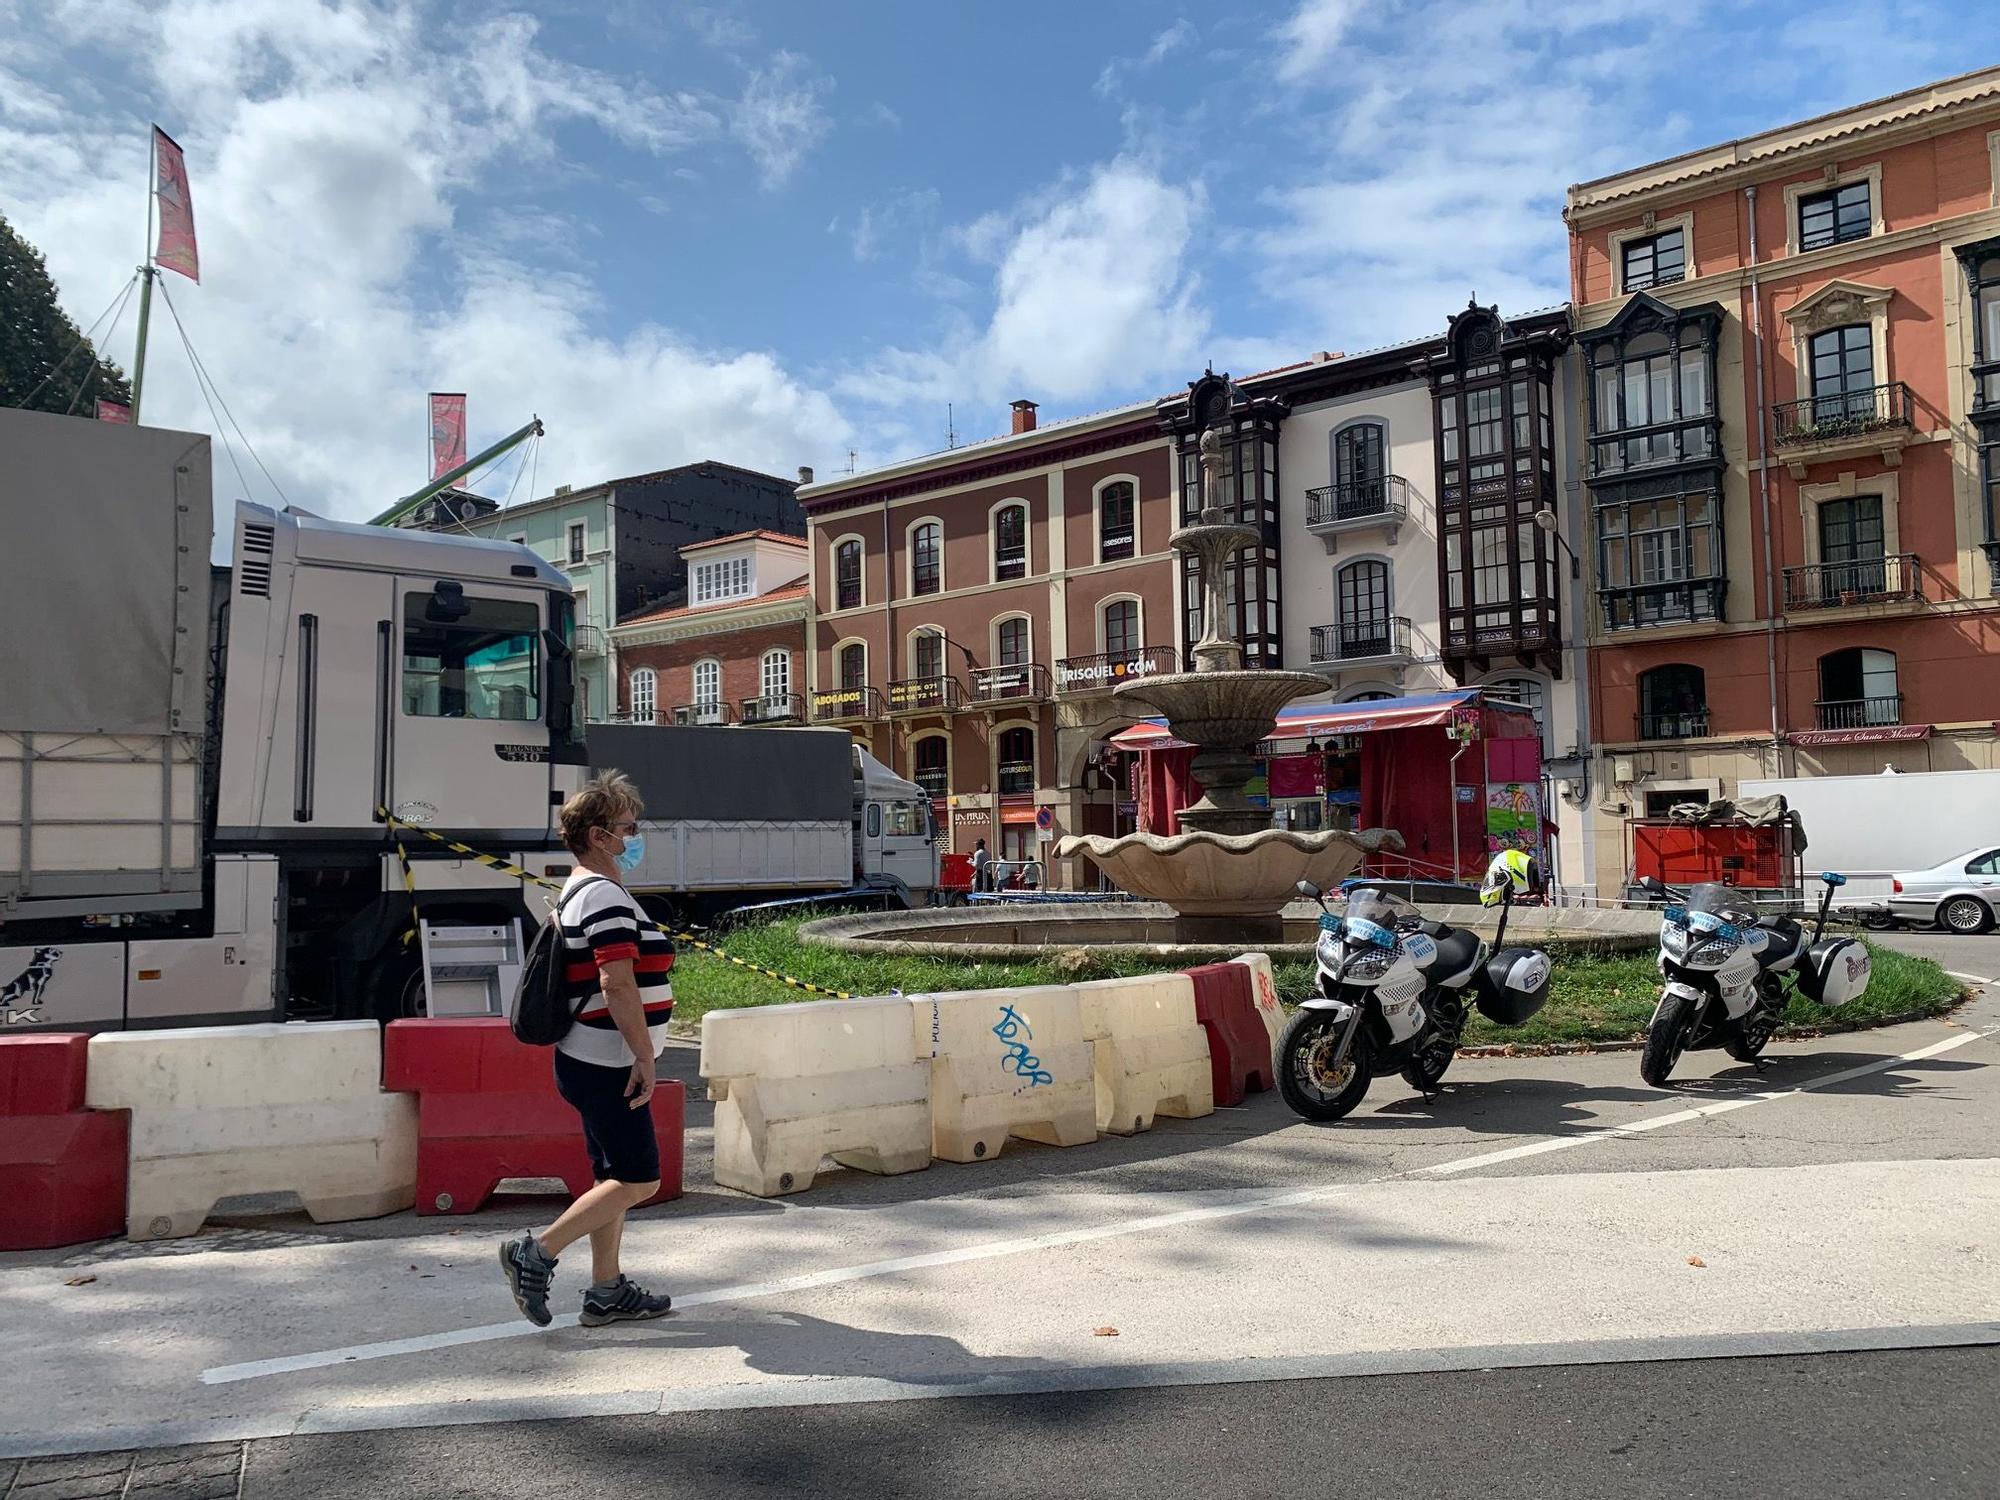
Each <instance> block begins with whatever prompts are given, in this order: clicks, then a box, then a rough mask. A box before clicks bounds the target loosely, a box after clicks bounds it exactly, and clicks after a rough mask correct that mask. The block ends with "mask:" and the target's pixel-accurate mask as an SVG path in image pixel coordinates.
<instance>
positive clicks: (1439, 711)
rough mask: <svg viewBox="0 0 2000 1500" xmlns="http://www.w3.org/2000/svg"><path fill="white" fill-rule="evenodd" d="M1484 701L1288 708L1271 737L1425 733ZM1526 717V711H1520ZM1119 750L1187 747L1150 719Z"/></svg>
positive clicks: (1471, 693) (1449, 696)
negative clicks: (1456, 712)
mask: <svg viewBox="0 0 2000 1500" xmlns="http://www.w3.org/2000/svg"><path fill="white" fill-rule="evenodd" d="M1479 703H1480V693H1479V690H1478V689H1477V688H1466V689H1463V690H1461V691H1459V692H1452V693H1420V694H1417V695H1415V696H1412V697H1407V698H1378V699H1376V700H1375V701H1373V702H1371V703H1325V704H1315V705H1312V706H1309V707H1293V708H1288V709H1285V710H1284V711H1283V712H1281V713H1280V714H1279V715H1278V723H1277V727H1276V728H1275V729H1273V730H1272V731H1271V733H1270V734H1269V735H1268V736H1267V738H1269V739H1274V740H1302V739H1307V738H1310V737H1313V736H1322V735H1329V734H1368V733H1370V732H1372V731H1374V730H1377V729H1421V728H1424V727H1425V726H1427V725H1440V724H1445V723H1447V722H1449V721H1450V719H1451V715H1452V711H1453V710H1454V709H1459V708H1466V707H1470V706H1472V705H1475V704H1479ZM1483 706H1484V707H1486V708H1488V709H1501V710H1508V709H1513V708H1515V705H1514V704H1511V703H1496V702H1492V701H1490V700H1489V701H1487V702H1486V703H1485V704H1484V705H1483ZM1519 711H1520V712H1522V713H1525V712H1527V710H1525V709H1521V710H1519ZM1111 743H1112V744H1113V745H1115V746H1117V747H1118V748H1119V749H1120V750H1166V749H1172V748H1174V747H1176V746H1181V745H1185V744H1186V743H1187V742H1186V741H1185V740H1177V739H1175V738H1174V737H1173V736H1172V735H1171V734H1169V733H1167V726H1166V724H1165V722H1164V721H1161V720H1149V721H1147V722H1146V723H1144V724H1134V725H1133V726H1132V727H1131V728H1130V729H1125V730H1121V731H1120V732H1119V733H1117V734H1115V735H1113V736H1112V738H1111Z"/></svg>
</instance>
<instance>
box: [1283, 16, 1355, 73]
mask: <svg viewBox="0 0 2000 1500" xmlns="http://www.w3.org/2000/svg"><path fill="white" fill-rule="evenodd" d="M1360 12H1361V0H1299V7H1298V9H1297V10H1295V11H1293V12H1292V13H1291V15H1290V16H1288V17H1287V18H1286V20H1285V23H1284V24H1283V25H1282V26H1280V27H1279V28H1278V41H1279V43H1280V44H1281V45H1282V46H1283V47H1284V49H1285V53H1284V56H1282V57H1280V58H1279V59H1278V77H1279V78H1281V79H1283V80H1284V81H1285V82H1287V83H1297V82H1298V81H1299V80H1300V79H1302V78H1305V77H1306V76H1308V75H1309V74H1311V73H1314V72H1316V71H1317V70H1318V69H1320V68H1321V67H1322V66H1324V65H1325V64H1326V63H1327V62H1328V61H1329V60H1330V59H1331V58H1332V56H1333V52H1334V49H1335V48H1336V47H1338V46H1339V45H1340V44H1341V42H1342V40H1343V39H1344V38H1345V37H1346V36H1347V32H1348V28H1349V27H1350V26H1352V25H1353V24H1354V19H1355V17H1356V16H1357V15H1359V14H1360Z"/></svg>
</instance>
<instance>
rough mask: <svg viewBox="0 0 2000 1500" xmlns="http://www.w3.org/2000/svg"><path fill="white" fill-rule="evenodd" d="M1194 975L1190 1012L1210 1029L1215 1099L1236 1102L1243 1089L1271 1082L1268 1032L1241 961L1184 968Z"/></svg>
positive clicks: (1250, 1090)
mask: <svg viewBox="0 0 2000 1500" xmlns="http://www.w3.org/2000/svg"><path fill="white" fill-rule="evenodd" d="M1184 972H1185V973H1186V974H1187V976H1188V978H1190V979H1192V980H1193V981H1194V1014H1195V1019H1196V1020H1198V1021H1200V1022H1201V1024H1202V1027H1203V1029H1204V1030H1206V1031H1207V1032H1208V1066H1209V1072H1210V1076H1211V1078H1212V1079H1213V1081H1214V1084H1215V1102H1216V1103H1217V1104H1218V1105H1234V1104H1241V1103H1242V1102H1243V1096H1244V1095H1245V1094H1247V1093H1253V1092H1257V1091H1261V1090H1263V1089H1268V1088H1273V1087H1275V1086H1276V1085H1277V1079H1276V1078H1275V1077H1274V1076H1273V1075H1272V1072H1271V1033H1270V1032H1268V1031H1266V1030H1265V1029H1264V1021H1263V1018H1262V1017H1260V1016H1259V1015H1258V1014H1257V1002H1256V998H1255V996H1253V995H1252V993H1251V989H1250V986H1251V975H1250V971H1249V969H1247V968H1245V967H1244V966H1243V965H1242V964H1204V965H1202V966H1201V967H1200V968H1198V969H1188V970H1185V971H1184Z"/></svg>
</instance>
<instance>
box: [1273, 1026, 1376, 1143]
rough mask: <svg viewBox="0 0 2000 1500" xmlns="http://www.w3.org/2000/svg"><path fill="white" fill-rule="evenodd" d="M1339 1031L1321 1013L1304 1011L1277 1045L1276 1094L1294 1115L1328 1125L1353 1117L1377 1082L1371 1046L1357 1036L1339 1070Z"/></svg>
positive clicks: (1365, 1037)
mask: <svg viewBox="0 0 2000 1500" xmlns="http://www.w3.org/2000/svg"><path fill="white" fill-rule="evenodd" d="M1339 1046H1340V1027H1339V1025H1338V1024H1337V1023H1336V1022H1335V1021H1334V1020H1333V1019H1332V1017H1330V1016H1328V1015H1327V1013H1326V1012H1325V1011H1317V1010H1302V1011H1300V1012H1299V1013H1298V1014H1297V1015H1295V1016H1293V1017H1292V1019H1291V1021H1290V1022H1289V1023H1288V1024H1287V1025H1286V1027H1285V1034H1284V1035H1283V1036H1282V1037H1281V1038H1279V1041H1278V1093H1279V1094H1280V1095H1281V1096H1282V1097H1283V1098H1284V1101H1285V1103H1286V1104H1288V1105H1290V1106H1291V1108H1292V1110H1293V1112H1294V1113H1296V1114H1299V1115H1302V1116H1304V1117H1305V1118H1306V1119H1308V1120H1318V1121H1321V1122H1326V1121H1330V1120H1338V1119H1342V1118H1343V1117H1345V1116H1347V1115H1349V1114H1352V1113H1353V1112H1354V1108H1355V1106H1356V1105H1358V1104H1360V1102H1361V1100H1362V1097H1363V1096H1364V1095H1365V1094H1367V1092H1368V1085H1369V1084H1370V1083H1372V1082H1374V1079H1375V1044H1374V1043H1373V1042H1371V1041H1370V1040H1369V1039H1368V1033H1367V1031H1366V1029H1363V1030H1361V1031H1359V1032H1357V1033H1356V1035H1355V1038H1354V1041H1353V1043H1352V1044H1351V1045H1350V1046H1349V1047H1348V1049H1347V1055H1346V1056H1345V1057H1343V1058H1342V1059H1341V1060H1340V1066H1339V1067H1338V1068H1332V1067H1330V1066H1329V1063H1330V1061H1331V1059H1332V1057H1333V1054H1334V1052H1335V1051H1336V1050H1337V1049H1338V1048H1339Z"/></svg>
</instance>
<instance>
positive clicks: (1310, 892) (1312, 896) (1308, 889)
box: [1294, 880, 1319, 901]
mask: <svg viewBox="0 0 2000 1500" xmlns="http://www.w3.org/2000/svg"><path fill="white" fill-rule="evenodd" d="M1294 889H1296V890H1297V891H1298V893H1299V894H1300V895H1301V896H1304V897H1305V898H1306V899H1307V900H1308V901H1317V900H1319V887H1318V886H1316V885H1314V884H1313V883H1312V882H1311V881H1310V880H1301V881H1300V882H1299V883H1298V885H1297V886H1296V887H1294Z"/></svg>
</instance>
